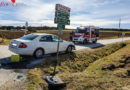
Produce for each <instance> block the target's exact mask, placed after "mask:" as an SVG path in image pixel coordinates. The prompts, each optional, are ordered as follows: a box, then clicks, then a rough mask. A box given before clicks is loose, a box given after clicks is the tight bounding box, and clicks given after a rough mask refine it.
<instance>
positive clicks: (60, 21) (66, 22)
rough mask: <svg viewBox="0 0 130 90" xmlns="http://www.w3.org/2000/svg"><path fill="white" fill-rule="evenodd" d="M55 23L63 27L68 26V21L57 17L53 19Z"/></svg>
mask: <svg viewBox="0 0 130 90" xmlns="http://www.w3.org/2000/svg"><path fill="white" fill-rule="evenodd" d="M55 23H58V24H63V25H70V20H69V19H64V18H60V17H58V18H55Z"/></svg>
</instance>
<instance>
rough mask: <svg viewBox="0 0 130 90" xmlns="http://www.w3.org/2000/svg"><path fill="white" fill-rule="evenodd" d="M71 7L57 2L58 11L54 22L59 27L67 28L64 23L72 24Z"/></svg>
mask: <svg viewBox="0 0 130 90" xmlns="http://www.w3.org/2000/svg"><path fill="white" fill-rule="evenodd" d="M69 18H70V8H68V7H66V6H63V5H61V4H56V12H55V19H54V23H57V24H58V25H57V26H58V28H60V29H61V27H63V28H62V29H65V28H64V27H65V26H64V25H70V20H69Z"/></svg>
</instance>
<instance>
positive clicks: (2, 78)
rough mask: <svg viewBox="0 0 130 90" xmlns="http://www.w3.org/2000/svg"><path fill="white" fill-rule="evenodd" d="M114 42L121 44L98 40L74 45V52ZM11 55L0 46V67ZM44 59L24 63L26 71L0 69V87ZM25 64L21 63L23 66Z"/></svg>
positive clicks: (6, 47) (110, 40) (6, 49)
mask: <svg viewBox="0 0 130 90" xmlns="http://www.w3.org/2000/svg"><path fill="white" fill-rule="evenodd" d="M125 40H130V37H129V38H124V41H125ZM116 42H122V38H118V39H108V40H98V42H97V43H96V44H85V45H76V51H79V50H84V49H92V48H97V47H100V46H104V45H108V44H112V43H116ZM12 54H14V53H12V52H10V51H9V50H8V46H6V45H0V65H1V61H2V60H4V59H5V60H4V61H5V62H6V59H7V61H8V59H9V57H10V56H11V55H12ZM45 59H46V57H45V58H44V59H38V60H33V61H31V62H25V63H27V66H26V67H27V69H25V68H20V70H19V72H16V69H17V68H15V69H14V68H13V69H8V68H10V67H6V68H4V69H0V86H1V85H3V84H4V83H6V82H7V81H9V80H10V79H12V78H14V77H16V75H17V74H19V73H23V74H25V73H27V71H28V67H33V66H34V65H36V64H37V63H40V62H42V61H44V60H45ZM25 63H23V65H24V64H25ZM18 66H19V65H18ZM0 67H1V66H0ZM21 71H22V72H21Z"/></svg>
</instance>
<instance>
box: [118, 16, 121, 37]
mask: <svg viewBox="0 0 130 90" xmlns="http://www.w3.org/2000/svg"><path fill="white" fill-rule="evenodd" d="M120 29H121V18H120V19H119V33H118V37H119V36H120V31H121V30H120Z"/></svg>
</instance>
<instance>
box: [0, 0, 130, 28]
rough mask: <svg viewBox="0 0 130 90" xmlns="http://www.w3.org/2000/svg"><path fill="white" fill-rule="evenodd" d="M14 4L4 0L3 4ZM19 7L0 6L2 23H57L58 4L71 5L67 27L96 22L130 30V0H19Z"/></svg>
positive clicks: (100, 25)
mask: <svg viewBox="0 0 130 90" xmlns="http://www.w3.org/2000/svg"><path fill="white" fill-rule="evenodd" d="M1 2H4V3H10V4H11V3H12V2H11V0H0V3H1ZM21 3H22V4H24V5H18V6H15V7H13V6H1V7H0V25H1V26H2V25H14V26H23V25H25V22H26V21H28V23H29V25H30V26H45V25H46V26H55V27H56V26H57V25H56V24H54V16H55V4H62V5H65V6H67V7H69V8H71V12H70V25H66V27H67V28H76V27H78V26H88V25H94V26H98V27H102V28H119V19H121V28H127V29H130V5H129V4H130V0H16V4H21Z"/></svg>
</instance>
